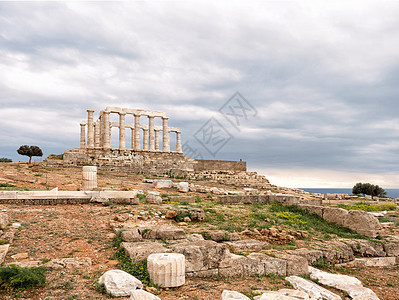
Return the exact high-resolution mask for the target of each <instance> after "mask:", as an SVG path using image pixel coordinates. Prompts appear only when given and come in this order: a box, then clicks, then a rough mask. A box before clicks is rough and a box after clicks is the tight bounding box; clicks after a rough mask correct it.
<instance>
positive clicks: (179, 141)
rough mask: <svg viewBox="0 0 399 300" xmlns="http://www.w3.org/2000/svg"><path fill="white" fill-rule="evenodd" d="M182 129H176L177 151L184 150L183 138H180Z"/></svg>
mask: <svg viewBox="0 0 399 300" xmlns="http://www.w3.org/2000/svg"><path fill="white" fill-rule="evenodd" d="M180 134H181V131H176V152H179V153H181V152H183V151H182V149H181V138H180Z"/></svg>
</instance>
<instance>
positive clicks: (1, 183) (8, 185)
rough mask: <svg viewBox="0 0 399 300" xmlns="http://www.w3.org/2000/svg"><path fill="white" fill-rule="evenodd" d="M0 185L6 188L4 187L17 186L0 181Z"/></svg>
mask: <svg viewBox="0 0 399 300" xmlns="http://www.w3.org/2000/svg"><path fill="white" fill-rule="evenodd" d="M0 187H2V188H6V187H17V186H16V185H13V184H9V183H3V182H0Z"/></svg>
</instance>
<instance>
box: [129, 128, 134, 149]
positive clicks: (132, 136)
mask: <svg viewBox="0 0 399 300" xmlns="http://www.w3.org/2000/svg"><path fill="white" fill-rule="evenodd" d="M130 129H131V130H132V149H134V128H130Z"/></svg>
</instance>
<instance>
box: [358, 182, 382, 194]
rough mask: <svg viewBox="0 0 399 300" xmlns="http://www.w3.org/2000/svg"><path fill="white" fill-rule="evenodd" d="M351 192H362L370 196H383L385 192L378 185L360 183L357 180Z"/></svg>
mask: <svg viewBox="0 0 399 300" xmlns="http://www.w3.org/2000/svg"><path fill="white" fill-rule="evenodd" d="M352 194H355V195H357V194H363V195H370V196H371V197H372V198H373V197H374V196H381V197H383V196H385V195H386V194H387V193H386V192H385V191H384V189H383V188H382V187H380V186H378V185H374V184H371V183H361V182H358V183H356V184H355V186H354V187H353V188H352Z"/></svg>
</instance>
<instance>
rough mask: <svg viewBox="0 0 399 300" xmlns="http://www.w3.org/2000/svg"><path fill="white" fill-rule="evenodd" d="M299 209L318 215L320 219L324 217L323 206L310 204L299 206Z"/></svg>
mask: <svg viewBox="0 0 399 300" xmlns="http://www.w3.org/2000/svg"><path fill="white" fill-rule="evenodd" d="M297 206H298V207H299V208H301V209H304V210H307V211H308V212H309V213H313V214H316V215H318V216H319V217H323V206H319V205H309V204H302V203H301V204H298V205H297Z"/></svg>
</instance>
